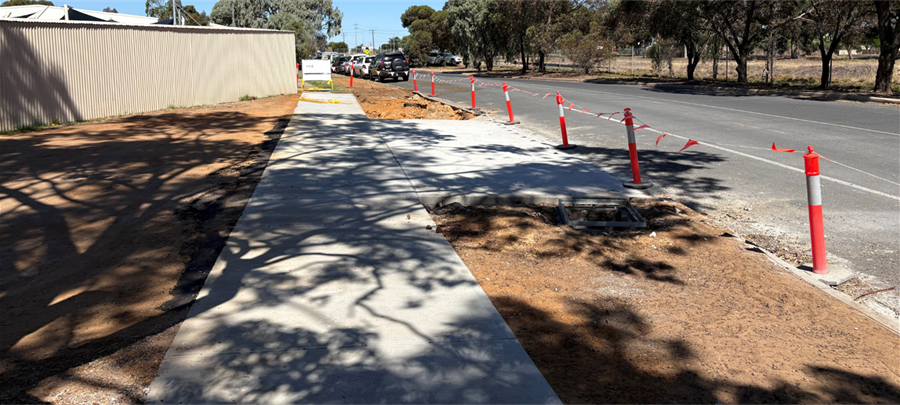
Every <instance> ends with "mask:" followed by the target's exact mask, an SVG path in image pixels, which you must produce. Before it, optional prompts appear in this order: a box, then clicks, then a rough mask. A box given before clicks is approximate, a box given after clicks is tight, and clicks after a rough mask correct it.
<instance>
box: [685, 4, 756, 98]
mask: <svg viewBox="0 0 900 405" xmlns="http://www.w3.org/2000/svg"><path fill="white" fill-rule="evenodd" d="M764 3H767V2H762V1H754V0H740V1H728V0H711V1H708V2H706V3H701V5H700V11H701V15H702V16H703V17H704V18H705V19H706V20H707V21H708V22H709V25H710V28H712V30H713V31H715V33H716V34H718V35H719V37H721V38H722V40H723V41H724V42H725V45H726V47H727V48H728V51H729V52H731V56H732V58H733V59H734V61H735V65H737V66H736V67H735V70H736V71H737V76H738V77H737V81H738V82H739V83H747V60H748V58H749V57H750V53H751V52H752V51H753V47H755V46H756V45H757V44H758V43H759V41H760V40H761V37H762V33H763V31H762V27H763V25H765V24H766V23H767V21H765V20H764V18H765V17H764V16H765V14H764V7H765V4H764Z"/></svg>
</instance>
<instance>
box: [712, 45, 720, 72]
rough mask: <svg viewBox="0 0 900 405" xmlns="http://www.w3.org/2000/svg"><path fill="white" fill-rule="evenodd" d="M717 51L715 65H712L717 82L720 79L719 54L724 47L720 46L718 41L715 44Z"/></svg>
mask: <svg viewBox="0 0 900 405" xmlns="http://www.w3.org/2000/svg"><path fill="white" fill-rule="evenodd" d="M713 49H715V51H714V52H713V65H712V73H713V80H717V79H718V78H719V53H720V52H721V51H722V46H720V45H719V40H718V39H716V43H715V48H713Z"/></svg>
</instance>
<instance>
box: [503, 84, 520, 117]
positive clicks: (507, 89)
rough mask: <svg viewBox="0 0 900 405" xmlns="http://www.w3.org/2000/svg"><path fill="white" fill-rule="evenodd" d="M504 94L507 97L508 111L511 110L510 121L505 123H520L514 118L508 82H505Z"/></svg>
mask: <svg viewBox="0 0 900 405" xmlns="http://www.w3.org/2000/svg"><path fill="white" fill-rule="evenodd" d="M503 95H504V96H505V97H506V111H509V122H504V124H506V125H514V124H518V123H519V122H518V121H516V120H515V119H514V118H513V110H512V103H510V102H509V87H507V86H506V82H503Z"/></svg>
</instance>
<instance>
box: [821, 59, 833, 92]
mask: <svg viewBox="0 0 900 405" xmlns="http://www.w3.org/2000/svg"><path fill="white" fill-rule="evenodd" d="M821 52H822V80H821V82H820V84H819V87H821V88H823V89H827V88H828V84H829V82H830V81H831V80H829V79H830V77H829V76H831V75H830V73H831V69H829V68H828V65H830V64H831V53H829V52H825V51H824V50H821Z"/></svg>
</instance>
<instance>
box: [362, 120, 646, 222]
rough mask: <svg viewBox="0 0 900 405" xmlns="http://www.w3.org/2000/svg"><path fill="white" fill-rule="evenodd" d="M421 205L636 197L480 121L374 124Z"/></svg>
mask: <svg viewBox="0 0 900 405" xmlns="http://www.w3.org/2000/svg"><path fill="white" fill-rule="evenodd" d="M373 123H374V125H375V127H376V128H377V129H378V132H379V133H380V134H381V136H382V137H383V138H384V140H385V141H386V142H387V144H388V146H389V147H390V149H391V151H392V152H393V153H394V156H396V158H397V160H398V161H399V162H400V165H401V167H402V168H403V171H404V172H405V173H406V175H407V177H408V178H409V180H410V182H411V183H412V184H413V187H414V188H415V189H416V192H417V193H418V195H419V199H420V201H422V202H423V203H425V204H429V205H431V204H433V203H436V202H444V203H447V202H454V201H460V202H463V203H467V204H473V203H491V202H490V201H497V202H498V203H499V202H516V201H520V202H548V203H554V204H555V203H556V200H557V199H559V198H576V197H623V196H624V197H641V196H646V195H645V194H643V193H641V192H639V191H634V190H629V189H626V188H624V187H622V182H621V181H620V180H618V179H616V178H615V177H613V176H612V175H610V174H608V173H606V172H604V171H602V170H601V168H600V167H598V166H596V165H594V164H592V163H591V162H589V161H586V160H584V159H582V158H581V157H579V156H577V155H572V154H568V153H565V152H561V151H559V150H556V149H555V148H554V147H553V145H549V144H547V143H545V142H543V141H540V140H538V139H536V138H533V137H531V136H529V135H526V134H523V133H521V132H518V131H516V129H515V128H512V127H509V126H505V125H500V124H498V123H493V122H490V121H484V120H470V121H452V122H449V123H448V121H438V120H378V121H375V122H373Z"/></svg>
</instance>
